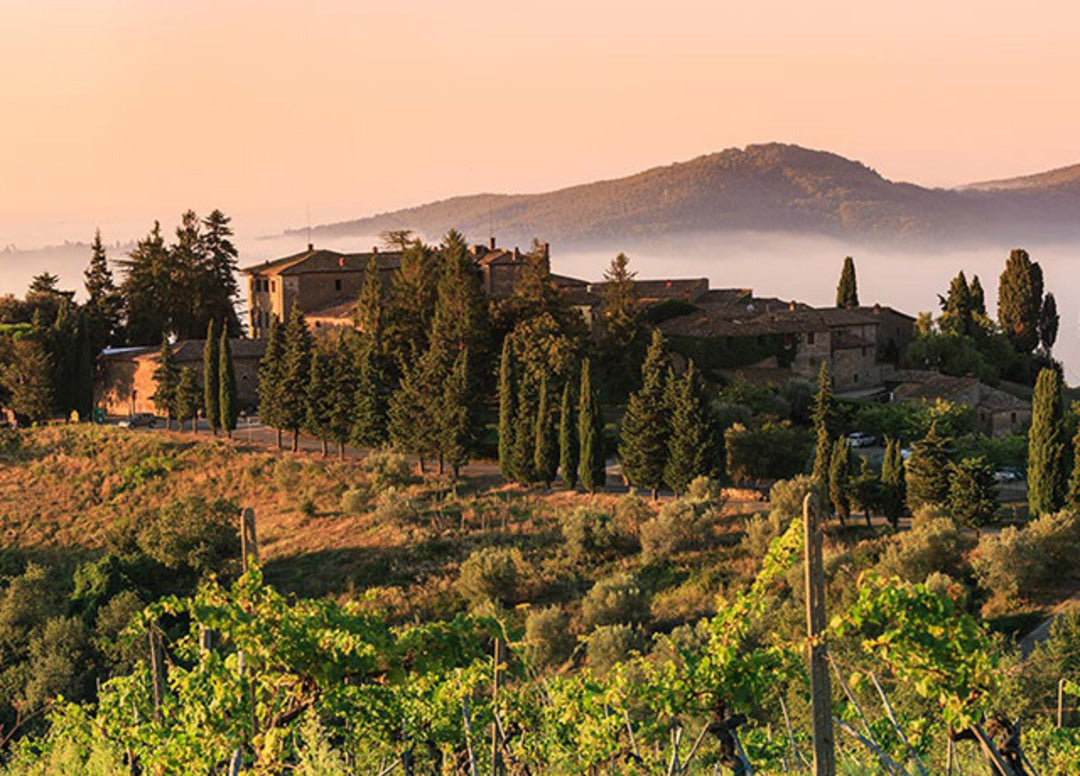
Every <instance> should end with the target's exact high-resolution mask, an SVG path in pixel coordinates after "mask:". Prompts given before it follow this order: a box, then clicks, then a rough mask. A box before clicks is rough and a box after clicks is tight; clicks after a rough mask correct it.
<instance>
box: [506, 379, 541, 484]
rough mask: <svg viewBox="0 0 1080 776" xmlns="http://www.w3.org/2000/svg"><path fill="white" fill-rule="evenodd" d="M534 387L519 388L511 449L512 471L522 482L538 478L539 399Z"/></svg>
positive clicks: (524, 385)
mask: <svg viewBox="0 0 1080 776" xmlns="http://www.w3.org/2000/svg"><path fill="white" fill-rule="evenodd" d="M538 398H539V397H538V396H536V394H535V392H534V391H533V389H532V387H531V386H530V385H528V384H522V385H521V386H520V387H519V389H518V395H517V400H516V402H515V405H516V409H515V412H514V427H513V439H514V441H513V445H512V447H511V449H510V472H511V474H512V476H513V478H514V480H515V481H517V482H521V483H528V482H535V481H536V480H537V472H536V467H535V465H534V462H535V457H536V454H535V450H536V422H537V409H538V408H537V403H538V402H537V399H538Z"/></svg>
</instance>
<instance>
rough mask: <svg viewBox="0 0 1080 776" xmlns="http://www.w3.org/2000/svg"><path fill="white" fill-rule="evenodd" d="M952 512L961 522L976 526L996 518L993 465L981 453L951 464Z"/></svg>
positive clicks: (950, 492) (949, 468)
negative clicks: (975, 456)
mask: <svg viewBox="0 0 1080 776" xmlns="http://www.w3.org/2000/svg"><path fill="white" fill-rule="evenodd" d="M948 472H949V477H948V479H949V501H948V504H949V514H950V515H951V516H952V518H953V519H954V520H956V521H957V522H958V523H960V524H961V525H966V526H971V527H974V528H977V527H979V526H983V525H986V524H987V523H989V522H990V521H991V520H993V519H994V515H995V513H996V512H997V506H998V502H997V498H996V497H995V495H994V493H995V490H996V488H997V486H996V485H995V483H994V468H993V467H992V466H990V464H989V463H987V462H986V459H985V458H983V457H982V456H979V457H977V458H965V459H964V460H962V461H960V462H959V463H950V464H949V467H948Z"/></svg>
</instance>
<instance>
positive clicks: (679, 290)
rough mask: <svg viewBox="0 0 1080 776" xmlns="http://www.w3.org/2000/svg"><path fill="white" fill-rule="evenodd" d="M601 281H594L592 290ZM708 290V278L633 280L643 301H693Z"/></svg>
mask: <svg viewBox="0 0 1080 776" xmlns="http://www.w3.org/2000/svg"><path fill="white" fill-rule="evenodd" d="M603 285H604V284H603V283H595V284H594V285H593V286H592V288H593V290H596V291H599V290H600V288H602V287H603ZM708 290H709V279H708V278H690V279H678V278H671V279H662V280H635V281H634V291H635V292H637V295H638V299H640V300H641V301H643V302H659V301H661V300H664V299H685V300H686V301H688V302H693V301H695V300H696V299H698V298H700V297H701V296H703V295H704V294H705V293H707V292H708Z"/></svg>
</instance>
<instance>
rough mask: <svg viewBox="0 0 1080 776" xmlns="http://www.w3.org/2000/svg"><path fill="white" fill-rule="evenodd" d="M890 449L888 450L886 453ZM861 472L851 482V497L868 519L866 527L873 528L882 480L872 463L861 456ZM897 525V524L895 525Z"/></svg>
mask: <svg viewBox="0 0 1080 776" xmlns="http://www.w3.org/2000/svg"><path fill="white" fill-rule="evenodd" d="M887 451H888V449H887V448H886V453H887ZM858 461H859V470H858V473H857V474H856V475H855V476H854V477H853V478H852V481H851V495H852V501H853V505H854V504H856V503H857V504H858V505H859V506H860V507H862V510H863V515H864V516H865V517H866V527H867V528H869V527H870V526H871V523H870V513H871V512H873V511H874V510H875V509H878V508H880V505H881V491H882V485H881V478H880V477H878V475H877V474H876V473H875V472H874V470H873V469H872V468H871V467H870V462H869V461H867V460H866V459H865V458H863V457H862V456H859V458H858ZM894 525H895V524H894Z"/></svg>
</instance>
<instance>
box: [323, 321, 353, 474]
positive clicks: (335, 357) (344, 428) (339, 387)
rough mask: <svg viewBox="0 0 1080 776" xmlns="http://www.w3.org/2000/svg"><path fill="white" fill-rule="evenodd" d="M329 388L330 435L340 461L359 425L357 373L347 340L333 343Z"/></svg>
mask: <svg viewBox="0 0 1080 776" xmlns="http://www.w3.org/2000/svg"><path fill="white" fill-rule="evenodd" d="M330 359H331V370H330V388H329V391H328V397H327V405H328V408H329V409H328V411H327V418H326V421H327V431H328V433H329V436H330V438H331V439H332V440H334V442H336V443H337V447H338V457H339V458H344V457H345V444H346V443H347V442H348V441H349V438H350V437H351V436H352V434H353V430H354V427H355V422H356V417H355V413H356V406H357V405H356V392H357V380H356V378H357V370H356V361H355V357H354V353H353V350H352V348H351V347H350V344H349V342H348V340H347V338H346V336H339V337H336V338H335V339H334V343H333V346H332V347H331V348H330Z"/></svg>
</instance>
